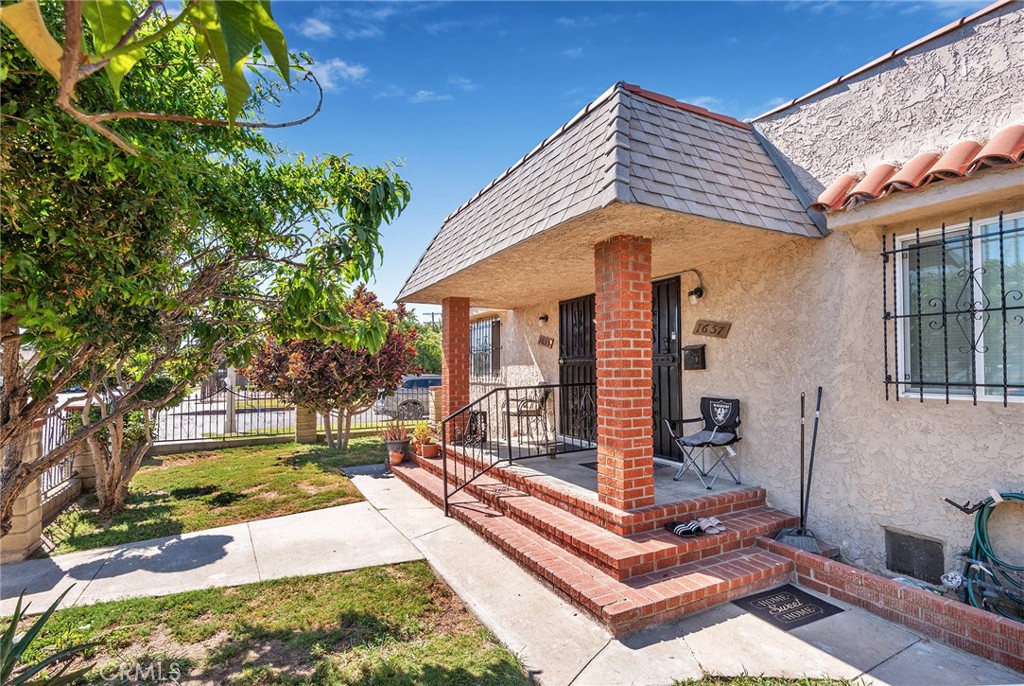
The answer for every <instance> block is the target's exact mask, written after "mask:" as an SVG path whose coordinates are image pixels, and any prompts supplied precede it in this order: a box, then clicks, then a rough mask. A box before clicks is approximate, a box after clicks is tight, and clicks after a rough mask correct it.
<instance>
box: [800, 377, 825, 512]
mask: <svg viewBox="0 0 1024 686" xmlns="http://www.w3.org/2000/svg"><path fill="white" fill-rule="evenodd" d="M821 390H822V389H821V386H818V402H817V403H816V405H815V407H814V429H813V430H812V431H811V458H810V463H809V464H808V465H807V493H806V494H805V495H804V517H806V516H807V510H808V509H809V508H810V502H811V478H812V477H813V476H814V451H815V448H817V446H818V420H819V419H820V418H821Z"/></svg>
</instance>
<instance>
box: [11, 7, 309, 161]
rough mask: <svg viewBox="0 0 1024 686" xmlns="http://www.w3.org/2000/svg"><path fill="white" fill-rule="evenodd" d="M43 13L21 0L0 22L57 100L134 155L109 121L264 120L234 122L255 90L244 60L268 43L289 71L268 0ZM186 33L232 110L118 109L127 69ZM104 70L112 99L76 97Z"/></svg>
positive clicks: (281, 70) (284, 72) (283, 72)
mask: <svg viewBox="0 0 1024 686" xmlns="http://www.w3.org/2000/svg"><path fill="white" fill-rule="evenodd" d="M45 15H46V12H45V11H44V8H43V7H41V6H40V3H39V0H21V1H20V2H14V3H9V4H6V5H4V6H3V7H2V8H0V21H2V22H3V24H4V26H5V27H7V28H8V29H9V30H10V31H11V32H13V34H14V36H15V37H16V38H17V39H18V40H19V41H20V42H21V45H22V47H23V49H24V50H26V51H27V52H28V54H29V55H31V57H32V59H33V60H34V61H35V62H36V63H37V64H38V65H39V66H40V67H42V68H43V69H44V70H45V72H46V74H47V75H48V76H49V77H50V78H52V79H53V80H54V81H55V82H56V86H57V87H56V92H55V94H54V97H53V100H52V102H53V103H54V104H55V105H56V106H57V107H58V108H60V109H61V110H62V111H63V112H65V113H67V114H68V115H70V116H71V117H73V118H74V119H75V120H76V121H78V122H79V123H81V124H84V125H85V126H87V127H88V128H90V129H91V130H93V131H95V132H96V133H98V134H100V135H101V136H103V137H104V138H106V139H107V140H109V141H111V142H112V143H114V145H116V146H117V147H118V148H120V149H121V150H123V151H125V152H128V153H131V154H133V155H134V154H138V150H137V148H136V146H135V144H133V143H132V142H131V140H130V138H129V137H127V136H125V135H124V134H123V133H122V132H120V131H116V130H114V129H113V128H111V126H110V123H111V122H115V121H118V120H123V119H145V120H150V121H175V122H187V123H193V124H204V125H212V126H222V125H229V124H234V125H236V126H244V127H262V126H266V124H263V123H258V122H257V123H252V122H246V123H238V122H237V119H238V117H239V115H240V114H243V110H244V108H245V106H246V104H247V102H248V101H249V97H250V95H251V94H252V91H251V88H250V85H249V81H248V80H247V79H246V76H245V68H246V64H247V62H249V60H250V58H251V57H252V56H253V55H256V56H261V55H262V47H263V46H266V48H267V50H268V51H269V52H270V54H271V56H272V57H273V60H274V65H273V66H274V68H275V69H276V70H277V73H278V74H279V75H280V76H281V77H282V78H283V79H284V80H285V81H286V82H289V81H290V78H291V67H292V65H291V62H290V55H289V53H288V45H287V43H286V42H285V38H284V34H283V33H282V31H281V28H280V27H279V26H278V25H277V23H276V22H275V21H274V16H273V14H272V12H271V9H270V0H185V2H184V3H183V4H182V7H181V9H180V11H179V12H178V13H177V14H176V15H173V16H172V15H171V14H170V13H169V12H168V11H167V8H166V6H165V3H164V1H163V0H149V2H146V3H143V2H135V1H133V0H67V1H65V2H64V3H63V5H62V13H61V21H60V22H59V23H58V22H54V21H53V20H52V18H48V17H47V16H45ZM48 19H50V20H49V21H48ZM183 32H184V33H185V35H186V36H187V37H188V38H189V39H190V40H191V42H192V43H193V45H194V48H195V61H194V62H193V63H194V64H208V63H209V64H211V65H212V66H213V67H214V68H215V69H216V71H218V72H219V74H220V80H219V84H220V85H221V86H222V87H223V89H224V94H225V104H226V106H227V107H226V109H227V113H226V114H227V116H226V117H224V116H214V115H212V114H211V113H204V112H198V113H197V112H189V111H182V112H179V111H176V110H175V109H174V108H168V109H147V108H146V107H145V106H137V107H134V108H132V107H129V108H128V109H119V108H117V107H116V106H115V105H116V104H117V99H118V96H119V95H120V86H121V82H122V81H123V80H124V78H125V76H127V75H128V73H129V72H131V70H132V69H133V68H134V67H135V66H136V65H137V64H139V63H140V62H141V61H143V60H144V59H145V58H146V57H147V56H149V55H150V53H151V52H152V51H153V50H154V49H156V48H157V46H159V45H160V44H161V43H163V42H165V41H167V40H173V38H176V37H180V36H181V35H182V33H183ZM174 66H180V65H174ZM100 72H102V73H104V74H106V76H107V79H108V81H109V83H110V86H111V88H112V89H113V95H114V98H113V100H111V101H110V102H107V103H103V104H102V105H99V104H96V103H94V106H93V107H88V106H86V105H84V104H83V103H80V102H79V98H78V93H77V88H78V86H79V84H81V83H83V82H85V81H87V80H89V79H90V78H91V77H93V76H94V75H95V74H98V73H100Z"/></svg>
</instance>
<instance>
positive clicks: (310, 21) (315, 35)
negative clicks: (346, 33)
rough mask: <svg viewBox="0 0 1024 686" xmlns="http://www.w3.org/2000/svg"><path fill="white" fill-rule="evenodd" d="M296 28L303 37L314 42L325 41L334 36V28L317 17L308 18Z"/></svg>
mask: <svg viewBox="0 0 1024 686" xmlns="http://www.w3.org/2000/svg"><path fill="white" fill-rule="evenodd" d="M296 28H297V30H298V32H299V33H301V34H302V35H303V36H305V37H306V38H311V39H313V40H325V39H327V38H330V37H331V36H333V35H334V27H332V26H331V25H330V24H328V23H327V22H325V21H320V20H319V19H317V18H316V17H306V20H305V21H303V22H302V23H301V24H299V25H298V27H296Z"/></svg>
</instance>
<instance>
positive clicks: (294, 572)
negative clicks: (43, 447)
mask: <svg viewBox="0 0 1024 686" xmlns="http://www.w3.org/2000/svg"><path fill="white" fill-rule="evenodd" d="M419 559H423V555H422V554H421V553H420V552H419V551H418V550H417V549H416V548H415V547H414V546H413V545H412V544H411V543H410V542H409V540H408V539H407V538H406V537H405V536H403V535H402V534H400V533H399V532H398V531H397V530H396V529H395V528H394V527H393V526H391V525H390V524H389V523H388V522H387V520H386V519H384V517H382V516H381V515H380V513H378V512H377V510H375V509H374V508H373V506H372V505H370V504H369V503H366V502H363V503H352V504H350V505H341V506H338V507H330V508H326V509H323V510H315V511H313V512H303V513H300V514H294V515H288V516H285V517H276V518H274V519H264V520H261V521H256V522H249V523H247V524H234V525H232V526H224V527H220V528H217V529H207V530H206V531H196V532H194V533H189V534H182V535H180V536H170V537H168V538H158V539H153V540H151V541H140V542H138V543H129V544H127V545H121V546H115V547H112V548H101V549H97V550H88V551H85V552H81V553H71V554H68V555H58V556H55V557H51V558H45V559H40V560H27V561H25V562H17V563H14V564H9V565H4V566H3V569H2V570H0V615H9V614H11V612H12V611H13V610H14V606H15V603H16V602H17V599H18V594H19V593H21V592H22V591H23V590H24V591H25V599H26V600H27V601H31V602H32V612H33V613H39V612H43V611H44V610H45V609H46V608H47V607H49V605H50V603H52V602H53V601H54V600H56V599H57V597H58V596H59V595H60V594H61V593H62V592H63V591H64V590H65V589H67V588H68V587H69V586H71V585H72V584H74V590H72V592H71V593H69V594H68V596H67V597H66V598H64V602H63V603H62V604H61V606H62V607H69V606H71V605H83V604H88V603H95V602H99V601H102V600H117V599H120V598H133V597H138V596H163V595H169V594H171V593H180V592H182V591H192V590H196V589H199V588H210V587H214V586H239V585H241V584H249V583H253V582H256V581H265V580H267V579H278V578H281V577H286V576H306V575H310V574H324V573H327V572H341V571H346V570H350V569H358V568H360V567H371V566H374V565H382V564H392V563H396V562H407V561H409V560H419Z"/></svg>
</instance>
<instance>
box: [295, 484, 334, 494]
mask: <svg viewBox="0 0 1024 686" xmlns="http://www.w3.org/2000/svg"><path fill="white" fill-rule="evenodd" d="M295 488H297V489H299V490H300V491H302V492H303V493H308V494H309V495H316V494H317V493H326V492H327V491H329V490H331V489H332V488H334V487H333V486H314V485H313V484H311V483H307V482H305V481H302V482H300V483H297V484H295Z"/></svg>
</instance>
